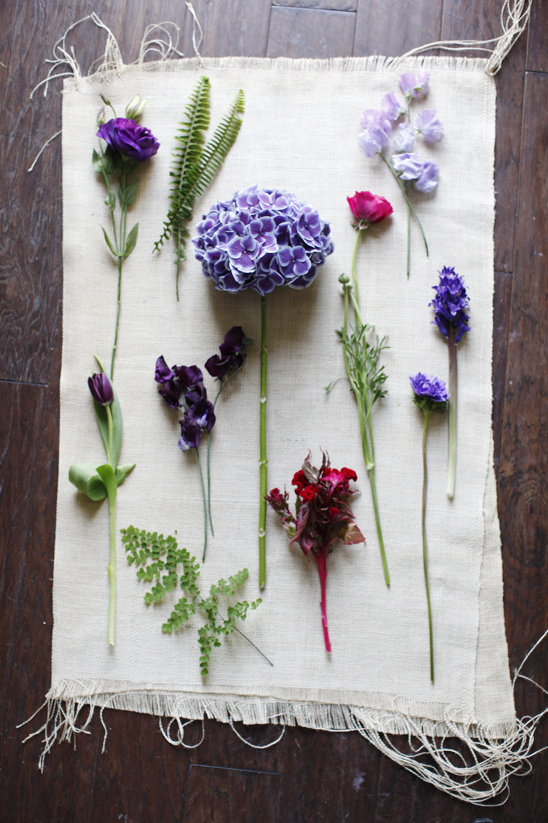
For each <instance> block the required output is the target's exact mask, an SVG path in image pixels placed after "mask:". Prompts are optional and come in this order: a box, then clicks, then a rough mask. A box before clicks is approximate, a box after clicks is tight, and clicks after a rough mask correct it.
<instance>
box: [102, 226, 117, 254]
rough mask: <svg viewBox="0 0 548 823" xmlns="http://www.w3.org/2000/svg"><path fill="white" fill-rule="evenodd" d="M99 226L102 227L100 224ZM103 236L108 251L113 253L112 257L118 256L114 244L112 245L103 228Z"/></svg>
mask: <svg viewBox="0 0 548 823" xmlns="http://www.w3.org/2000/svg"><path fill="white" fill-rule="evenodd" d="M101 228H102V229H103V227H102V226H101ZM103 237H104V238H105V243H106V244H107V246H108V247H109V249H110V251H111V252H112V254H113V255H114V257H118V252H116V251H115V250H114V246H113V245H112V243H111V242H110V237H109V236H108V234H107V233H106V231H105V230H104V229H103Z"/></svg>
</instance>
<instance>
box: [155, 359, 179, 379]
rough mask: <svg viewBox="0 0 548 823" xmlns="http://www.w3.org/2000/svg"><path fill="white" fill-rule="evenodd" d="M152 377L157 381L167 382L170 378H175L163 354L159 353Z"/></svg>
mask: <svg viewBox="0 0 548 823" xmlns="http://www.w3.org/2000/svg"><path fill="white" fill-rule="evenodd" d="M154 379H155V380H156V382H157V383H169V381H170V380H174V379H175V374H174V373H173V372H172V370H171V369H170V368H169V366H168V365H167V363H166V361H165V359H164V357H163V355H161V356H160V357H159V358H158V359H157V361H156V368H155V371H154Z"/></svg>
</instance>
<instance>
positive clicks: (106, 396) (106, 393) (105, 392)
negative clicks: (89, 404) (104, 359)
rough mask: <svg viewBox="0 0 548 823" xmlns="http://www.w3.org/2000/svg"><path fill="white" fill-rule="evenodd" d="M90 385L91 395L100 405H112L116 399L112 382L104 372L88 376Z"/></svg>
mask: <svg viewBox="0 0 548 823" xmlns="http://www.w3.org/2000/svg"><path fill="white" fill-rule="evenodd" d="M88 386H89V390H90V392H91V396H92V397H93V399H94V400H95V402H96V403H99V405H100V406H110V404H111V403H112V401H113V400H114V390H113V388H112V383H111V382H110V380H109V379H108V377H107V376H106V374H105V373H104V372H99V374H93V375H92V376H91V377H88Z"/></svg>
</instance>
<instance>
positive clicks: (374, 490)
mask: <svg viewBox="0 0 548 823" xmlns="http://www.w3.org/2000/svg"><path fill="white" fill-rule="evenodd" d="M368 475H369V483H370V485H371V497H372V498H373V510H374V512H375V524H376V526H377V536H378V538H379V546H380V549H381V560H382V570H383V572H384V582H385V583H386V585H387V586H390V573H389V571H388V561H387V559H386V552H385V550H384V540H383V537H382V529H381V519H380V515H379V504H378V502H377V484H376V482H375V467H374V466H373V468H372V469H370V470H369V471H368Z"/></svg>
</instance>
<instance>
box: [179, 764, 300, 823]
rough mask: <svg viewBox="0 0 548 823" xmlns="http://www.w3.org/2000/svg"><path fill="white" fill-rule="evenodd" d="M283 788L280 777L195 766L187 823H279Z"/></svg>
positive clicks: (278, 775)
mask: <svg viewBox="0 0 548 823" xmlns="http://www.w3.org/2000/svg"><path fill="white" fill-rule="evenodd" d="M282 788H283V776H282V775H281V774H273V773H268V772H255V771H244V770H237V769H232V768H213V767H210V766H197V765H193V766H191V767H190V776H189V781H188V797H187V803H186V814H185V817H184V823H202V821H203V823H227V822H228V821H235V823H236V821H240V820H241V821H247V820H249V821H255V820H256V821H260V822H261V823H277V821H278V820H280V818H279V808H280V799H281V794H282ZM285 819H287V818H285ZM290 819H291V818H290Z"/></svg>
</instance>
